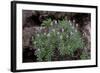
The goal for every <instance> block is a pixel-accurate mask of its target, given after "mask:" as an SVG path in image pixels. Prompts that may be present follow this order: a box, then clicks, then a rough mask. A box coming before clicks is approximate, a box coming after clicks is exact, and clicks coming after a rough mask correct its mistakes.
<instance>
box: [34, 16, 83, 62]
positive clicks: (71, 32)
mask: <svg viewBox="0 0 100 73" xmlns="http://www.w3.org/2000/svg"><path fill="white" fill-rule="evenodd" d="M41 25H42V27H45V28H47V29H49V31H48V32H42V33H41V32H38V33H37V34H36V35H35V36H32V43H33V47H35V48H36V51H35V55H36V56H37V60H38V61H51V60H52V56H53V55H54V49H55V48H57V49H58V50H59V52H60V55H62V56H63V55H70V56H73V55H74V52H75V51H76V50H77V49H78V48H80V49H82V48H84V42H83V39H82V37H81V34H80V32H79V31H78V30H77V29H76V28H75V27H74V26H73V24H72V23H71V22H69V21H68V20H65V19H63V20H58V23H57V24H54V23H53V21H52V20H51V19H50V18H49V19H47V20H44V21H43V23H42V24H41ZM55 25H56V27H54V26H55Z"/></svg>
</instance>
